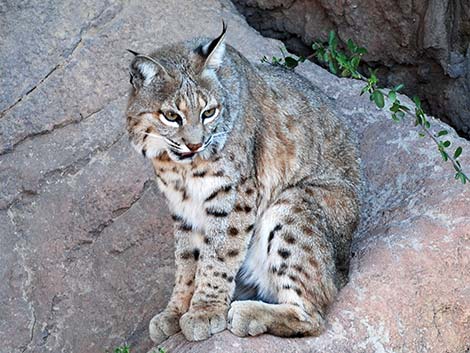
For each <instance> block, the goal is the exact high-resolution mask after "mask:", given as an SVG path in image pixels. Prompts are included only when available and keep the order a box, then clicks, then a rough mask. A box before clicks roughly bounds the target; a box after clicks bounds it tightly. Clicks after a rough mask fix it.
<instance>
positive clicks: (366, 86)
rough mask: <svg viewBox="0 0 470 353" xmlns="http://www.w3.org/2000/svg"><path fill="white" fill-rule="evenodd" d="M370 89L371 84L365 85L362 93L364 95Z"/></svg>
mask: <svg viewBox="0 0 470 353" xmlns="http://www.w3.org/2000/svg"><path fill="white" fill-rule="evenodd" d="M368 91H369V85H365V86H364V87H362V89H361V94H360V95H361V96H362V95H363V94H364V93H366V92H368Z"/></svg>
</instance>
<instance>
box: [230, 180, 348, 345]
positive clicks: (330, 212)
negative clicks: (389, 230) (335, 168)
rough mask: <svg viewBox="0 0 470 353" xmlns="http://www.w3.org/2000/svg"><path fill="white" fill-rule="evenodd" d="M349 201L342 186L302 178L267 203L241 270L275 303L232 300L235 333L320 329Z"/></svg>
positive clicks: (332, 288) (342, 244)
mask: <svg viewBox="0 0 470 353" xmlns="http://www.w3.org/2000/svg"><path fill="white" fill-rule="evenodd" d="M339 200H342V202H339ZM348 202H349V199H348V196H347V189H345V188H341V187H334V186H331V187H329V188H328V189H326V188H319V187H312V186H311V184H306V185H305V186H303V185H299V186H297V187H295V188H290V189H288V190H285V191H284V192H282V193H281V195H280V196H279V197H278V198H277V200H275V202H273V204H272V205H270V206H269V207H268V208H267V209H266V211H265V212H264V213H263V215H262V216H261V219H259V221H258V225H257V227H256V231H255V234H254V236H253V241H252V244H251V246H250V248H249V251H248V254H247V258H246V260H245V263H244V265H243V276H244V280H245V281H247V282H248V283H254V284H256V285H257V287H258V289H259V291H260V293H261V294H262V295H261V297H263V296H264V297H265V298H266V300H267V301H269V303H273V304H268V303H263V302H256V301H238V302H233V303H232V306H231V309H230V311H229V315H228V319H229V329H230V330H231V331H232V332H233V333H234V334H236V335H239V336H247V335H259V334H261V333H264V332H267V333H271V334H274V335H278V336H287V337H293V336H304V335H319V334H320V333H321V332H322V330H323V327H324V314H325V311H326V308H327V307H328V305H329V304H330V303H331V302H332V301H333V299H334V297H335V295H336V293H337V283H338V280H337V277H338V276H337V267H336V259H337V257H338V255H339V254H340V253H341V252H342V251H343V248H344V251H345V252H346V250H347V248H348V246H347V244H349V241H350V227H351V226H350V224H353V221H354V212H351V210H353V211H354V209H353V207H349V203H348ZM353 205H354V204H352V206H353ZM335 222H340V224H335Z"/></svg>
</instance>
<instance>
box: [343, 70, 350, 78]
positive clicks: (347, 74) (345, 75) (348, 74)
mask: <svg viewBox="0 0 470 353" xmlns="http://www.w3.org/2000/svg"><path fill="white" fill-rule="evenodd" d="M341 76H342V77H349V76H351V71H349V70H348V69H344V70H343V71H341Z"/></svg>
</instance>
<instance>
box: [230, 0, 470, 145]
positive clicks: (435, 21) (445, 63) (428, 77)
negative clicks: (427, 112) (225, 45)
mask: <svg viewBox="0 0 470 353" xmlns="http://www.w3.org/2000/svg"><path fill="white" fill-rule="evenodd" d="M233 2H234V3H235V4H237V6H238V8H239V9H240V10H241V11H242V12H243V14H244V15H245V16H246V17H247V20H248V22H249V23H250V24H251V25H253V26H254V27H255V28H257V29H258V30H260V31H261V32H262V33H263V34H264V35H267V36H271V37H273V38H278V39H281V40H283V41H284V42H285V43H286V45H287V46H288V47H289V48H291V49H292V50H297V51H300V52H304V53H309V54H310V53H311V49H310V45H311V44H312V43H313V41H315V40H319V39H321V40H323V41H326V39H327V37H328V32H329V31H330V30H335V31H336V32H337V33H338V36H339V38H340V42H341V43H342V44H344V43H345V42H346V41H347V40H348V39H349V38H352V39H353V40H354V41H355V42H357V43H359V44H360V45H362V46H364V47H366V48H367V49H368V51H369V53H368V54H367V55H366V56H365V57H364V60H365V61H366V62H367V63H369V65H370V66H373V67H374V68H377V69H379V76H380V77H381V78H382V82H385V83H386V84H388V85H389V86H392V85H397V84H398V83H402V82H404V83H405V84H406V88H405V90H406V92H407V93H408V94H418V95H419V96H420V97H421V98H422V99H423V100H424V101H425V104H426V106H427V107H428V108H429V109H431V111H432V112H433V114H435V115H436V116H438V117H439V118H441V119H443V120H445V121H448V122H451V124H452V125H453V126H454V127H455V128H457V130H458V131H459V132H460V133H461V134H463V135H465V136H466V137H470V95H469V94H468V92H469V91H470V46H469V43H470V2H469V1H468V0H421V1H410V0H388V1H375V0H362V1H337V0H276V1H271V0H233Z"/></svg>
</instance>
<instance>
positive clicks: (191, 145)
mask: <svg viewBox="0 0 470 353" xmlns="http://www.w3.org/2000/svg"><path fill="white" fill-rule="evenodd" d="M186 146H187V147H188V148H189V149H190V150H191V151H192V152H196V151H197V150H198V149H199V148H201V146H202V143H187V144H186Z"/></svg>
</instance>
